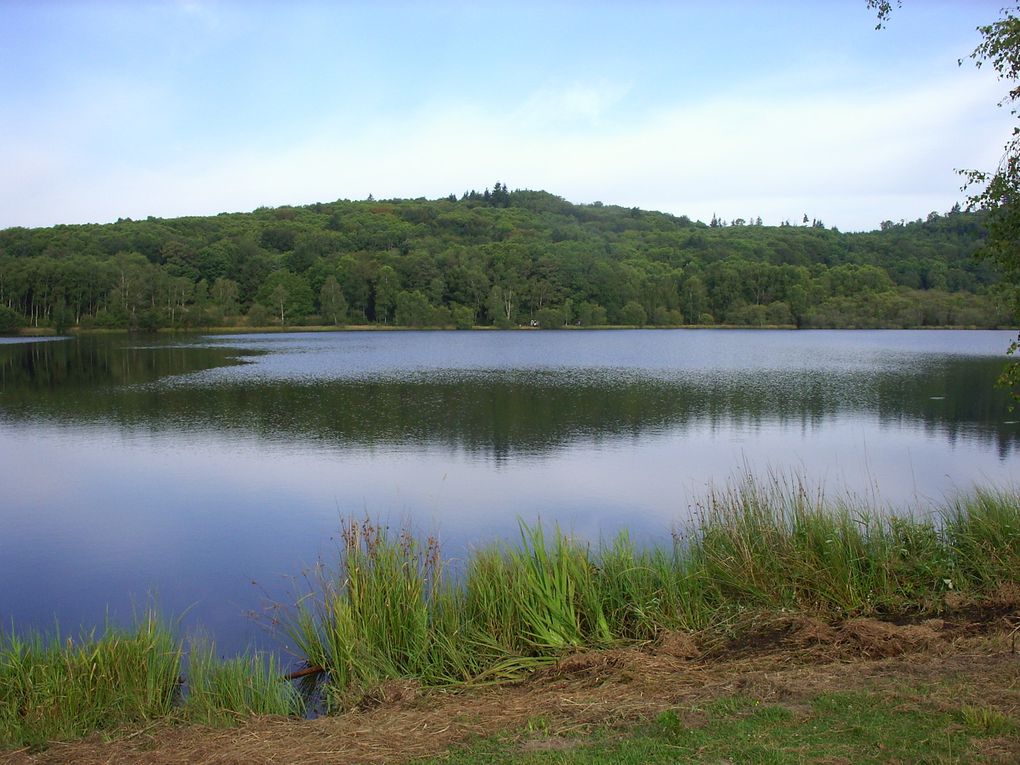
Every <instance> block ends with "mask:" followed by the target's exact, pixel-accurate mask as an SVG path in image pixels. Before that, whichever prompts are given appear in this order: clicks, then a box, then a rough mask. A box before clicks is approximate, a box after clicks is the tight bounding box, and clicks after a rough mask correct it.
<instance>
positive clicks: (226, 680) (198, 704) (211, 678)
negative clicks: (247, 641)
mask: <svg viewBox="0 0 1020 765" xmlns="http://www.w3.org/2000/svg"><path fill="white" fill-rule="evenodd" d="M189 649H190V650H189V651H188V673H187V677H188V684H187V695H186V696H185V699H184V705H183V708H182V710H181V712H182V714H183V716H184V717H185V718H186V719H187V720H188V721H190V722H197V723H202V724H205V725H216V726H223V725H231V724H234V723H237V722H239V721H240V720H243V719H244V718H245V717H250V716H252V715H283V716H297V715H301V714H303V713H304V709H305V704H304V699H303V697H302V696H301V694H300V693H299V692H298V690H297V689H296V688H295V687H294V685H293V684H291V683H289V682H286V681H285V680H284V679H283V678H284V674H285V672H284V670H283V668H282V667H281V666H280V661H279V659H278V658H277V657H276V656H275V655H274V654H272V653H264V654H263V653H258V652H251V653H246V654H245V655H243V656H236V657H232V658H228V659H218V658H217V657H216V646H215V644H214V643H213V642H212V641H207V640H195V641H192V642H191V644H190V646H189Z"/></svg>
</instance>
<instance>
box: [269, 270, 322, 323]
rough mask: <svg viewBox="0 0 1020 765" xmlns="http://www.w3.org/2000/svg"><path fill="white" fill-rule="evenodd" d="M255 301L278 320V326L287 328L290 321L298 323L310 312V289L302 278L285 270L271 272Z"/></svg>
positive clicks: (311, 300) (311, 299)
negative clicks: (271, 312) (269, 310)
mask: <svg viewBox="0 0 1020 765" xmlns="http://www.w3.org/2000/svg"><path fill="white" fill-rule="evenodd" d="M257 300H258V302H259V303H261V304H262V305H264V306H266V307H267V308H271V309H272V311H273V313H274V314H275V315H276V316H278V317H279V318H280V326H287V324H288V319H289V320H290V321H298V320H300V319H302V318H304V317H305V316H307V315H308V314H310V313H311V312H312V307H313V306H312V304H313V298H312V288H311V287H309V286H308V280H307V279H305V278H304V277H303V276H299V275H298V274H295V273H291V272H290V271H288V270H286V269H280V270H279V271H273V273H271V274H270V275H269V276H268V277H266V280H265V282H263V284H262V287H261V289H259V292H258V295H257Z"/></svg>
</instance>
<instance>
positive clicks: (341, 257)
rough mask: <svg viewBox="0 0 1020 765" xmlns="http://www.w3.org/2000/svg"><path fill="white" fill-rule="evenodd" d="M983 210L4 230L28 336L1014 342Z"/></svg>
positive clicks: (444, 217) (306, 209) (493, 203)
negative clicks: (975, 336)
mask: <svg viewBox="0 0 1020 765" xmlns="http://www.w3.org/2000/svg"><path fill="white" fill-rule="evenodd" d="M984 236H985V232H984V226H983V218H982V215H981V214H980V213H967V212H962V211H960V209H959V208H958V207H957V208H954V209H953V210H951V211H949V212H948V213H946V214H944V215H942V214H938V213H931V214H930V215H928V216H927V218H926V219H924V220H917V221H914V222H902V221H901V222H899V223H893V222H888V221H887V222H885V223H883V224H882V226H881V230H879V231H873V232H867V233H841V232H839V231H837V230H836V229H834V228H826V227H825V226H824V225H823V224H822V222H821V221H817V220H815V221H811V220H809V219H808V217H807V216H806V215H805V216H804V218H803V220H801V221H798V222H796V223H795V224H790V223H789V222H785V223H783V224H782V225H780V226H765V225H762V223H761V219H760V218H759V219H755V220H750V221H747V220H742V219H737V220H733V221H730V222H726V221H722V220H719V219H717V218H713V220H712V221H711V223H710V224H705V223H701V222H697V221H692V220H690V219H689V218H687V217H686V216H679V217H677V216H673V215H669V214H665V213H658V212H648V211H644V210H640V209H637V208H631V209H628V208H622V207H616V206H610V205H603V204H601V203H598V202H596V203H594V204H589V205H575V204H571V203H569V202H567V201H565V200H563V199H561V198H560V197H557V196H554V195H552V194H549V193H546V192H542V191H524V190H517V191H512V192H511V191H510V190H509V189H508V188H507V187H506V186H504V185H503V184H502V183H497V184H496V185H495V187H494V189H493V190H492V191H489V190H488V189H486V190H485V191H484V192H482V193H479V192H476V191H471V192H466V193H465V194H463V195H462V196H461V197H459V198H458V197H457V196H456V195H450V196H449V197H447V198H443V199H438V200H425V199H394V200H385V201H384V200H379V201H377V200H374V199H372V198H369V199H368V200H366V201H357V202H353V201H346V200H340V201H336V202H331V203H320V204H313V205H308V206H303V207H279V208H275V209H270V208H259V209H257V210H255V211H254V212H252V213H231V214H227V213H224V214H220V215H216V216H207V217H185V218H175V219H160V218H148V219H146V220H144V221H134V220H130V219H122V220H118V221H117V222H116V223H111V224H103V225H96V224H90V225H60V226H53V227H50V228H38V229H26V228H9V229H5V230H3V231H0V331H3V330H10V329H12V328H15V327H17V326H19V325H27V326H33V327H53V328H55V329H58V330H64V329H66V328H68V327H71V326H78V327H81V328H83V329H88V328H103V327H111V328H129V329H138V330H153V329H157V328H160V327H176V328H200V327H210V326H233V325H237V326H245V325H247V326H269V325H273V324H276V325H284V326H300V325H311V324H326V325H344V324H365V323H376V324H389V325H401V326H456V327H470V326H475V325H495V326H499V327H510V326H519V325H526V326H540V327H543V328H555V327H563V326H598V325H607V324H608V325H613V324H617V325H621V324H622V325H650V326H669V325H690V324H736V325H752V326H754V325H792V326H797V327H920V326H948V325H960V326H1002V325H1008V324H1009V323H1010V322H1011V308H1012V305H1013V302H1012V301H1013V300H1014V295H1013V294H1012V292H1011V290H1010V289H1008V288H1007V287H1005V286H1004V285H1002V284H1000V282H999V279H998V275H997V273H996V271H995V268H994V266H993V265H992V264H991V263H990V262H988V261H985V260H981V259H978V258H976V257H975V252H976V251H977V250H978V249H979V247H980V245H981V243H982V240H983V238H984Z"/></svg>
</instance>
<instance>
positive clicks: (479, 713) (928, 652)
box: [0, 615, 1020, 765]
mask: <svg viewBox="0 0 1020 765" xmlns="http://www.w3.org/2000/svg"><path fill="white" fill-rule="evenodd" d="M1009 625H1010V622H1009V620H1008V619H1007V618H1003V617H1002V616H1001V615H999V616H994V618H991V619H989V620H988V621H986V622H984V623H981V624H980V625H979V623H976V622H973V621H967V620H963V621H956V622H954V621H951V620H945V621H943V620H929V621H927V622H924V623H922V624H908V625H895V624H889V623H885V622H878V621H875V620H872V619H854V620H851V621H849V622H847V623H845V624H843V625H841V626H838V627H833V626H830V625H827V624H824V623H821V622H818V621H816V620H812V619H808V618H805V617H789V618H785V619H781V620H776V621H773V622H770V623H768V624H766V625H764V626H763V627H762V628H761V631H760V634H758V635H751V636H750V637H746V638H745V639H744V641H743V643H741V644H739V645H737V644H734V645H731V646H730V649H729V650H718V649H713V650H711V651H706V650H705V648H704V646H699V644H698V641H697V639H696V638H695V637H694V636H692V635H689V634H686V633H672V634H669V635H664V636H662V637H661V638H660V639H659V640H658V641H656V642H655V643H652V644H648V645H645V646H634V647H629V648H618V649H613V650H608V651H588V652H579V653H576V654H572V655H569V656H566V657H564V658H563V659H562V660H561V661H559V662H558V663H557V664H555V665H553V666H551V667H548V668H545V669H543V670H540V671H537V672H535V673H534V674H533V675H532V676H531V678H529V679H528V680H527V681H525V682H521V683H518V684H516V685H512V686H501V687H495V688H487V689H470V690H463V691H460V692H450V691H435V690H433V691H424V690H422V689H421V688H419V687H418V686H417V685H416V684H415V683H413V682H390V683H386V684H385V685H383V686H381V687H380V688H378V689H375V690H374V691H373V692H371V693H368V694H366V695H365V697H364V698H363V700H362V703H361V704H359V706H358V707H357V708H356V709H354V710H352V711H349V712H346V713H344V714H341V715H337V716H333V717H327V718H320V719H317V720H304V721H301V720H288V719H279V718H253V719H251V720H249V721H247V722H245V723H244V724H242V725H241V726H239V727H237V728H233V729H226V730H223V729H210V728H203V727H199V726H186V727H185V726H175V725H172V724H168V723H160V724H156V725H154V726H152V727H150V728H147V729H144V730H139V731H127V732H125V733H123V734H122V735H120V736H118V737H114V739H113V740H110V741H104V740H103V739H101V738H100V737H98V736H95V737H92V738H90V739H87V740H85V741H79V742H74V743H69V744H52V745H51V746H50V747H49V748H48V749H47V750H46V751H44V752H41V753H37V754H30V753H27V752H7V753H5V754H0V763H16V764H17V765H44V764H48V763H67V762H74V763H81V764H82V765H95V764H97V763H111V764H112V763H117V764H119V763H125V764H126V763H156V764H157V765H159V764H160V763H196V764H198V765H227V764H230V763H238V765H240V764H241V763H244V765H257V764H260V763H266V764H269V763H290V762H302V763H310V764H314V763H392V762H402V761H407V760H411V759H414V758H416V757H423V756H428V755H436V754H440V753H441V752H443V751H444V750H447V749H449V748H450V747H452V746H455V745H457V744H461V743H464V742H466V741H468V740H470V739H471V738H473V737H477V736H489V735H494V734H497V733H503V732H514V731H521V730H525V729H526V727H527V725H528V722H529V721H533V720H535V719H539V718H540V719H541V720H542V724H543V728H542V735H540V736H534V735H532V736H526V737H524V738H523V739H522V741H521V745H522V746H524V747H529V748H535V747H550V746H559V745H560V744H559V743H550V742H564V741H570V742H576V740H577V738H576V737H577V734H584V733H585V732H588V731H591V730H593V729H594V728H596V727H603V726H610V727H612V726H626V725H629V724H633V723H635V722H637V721H639V720H642V719H646V718H648V717H649V716H651V715H655V714H657V713H659V712H661V711H664V710H666V709H673V710H675V711H677V713H678V714H680V715H681V717H682V718H683V721H684V724H686V725H690V726H696V725H699V724H701V723H703V719H701V718H702V717H703V713H702V712H700V711H699V708H700V707H702V706H704V704H705V703H707V702H710V701H711V700H713V699H716V698H720V697H724V696H727V695H731V694H733V693H744V694H750V695H752V696H754V697H756V698H757V699H759V700H761V701H762V702H763V703H765V702H772V703H775V702H782V703H783V704H784V705H786V706H788V707H789V708H791V709H796V708H798V706H800V705H803V706H804V707H805V709H806V708H808V705H809V704H810V700H811V699H812V698H814V697H815V696H817V695H818V694H820V693H825V692H830V691H834V690H839V691H844V690H861V691H869V692H876V693H889V694H895V695H896V698H897V699H898V700H899V701H900V702H901V703H905V704H915V703H916V704H924V705H934V706H936V707H944V708H946V709H959V708H960V706H961V705H963V704H968V703H970V704H980V705H981V706H984V707H992V708H994V709H997V710H999V711H1000V712H1002V713H1003V714H1006V715H1007V716H1009V717H1011V718H1012V719H1014V720H1017V719H1018V716H1020V711H1018V710H1020V655H1018V654H1016V653H1014V652H1012V650H1011V634H1010V630H1009ZM912 688H916V689H917V690H916V692H914V691H911V689H912ZM571 745H575V744H574V743H572V744H571ZM982 746H984V747H987V748H989V752H988V753H987V754H988V755H989V756H990V757H991V758H992V759H995V758H998V756H999V755H1004V756H1006V757H1007V758H1008V757H1009V756H1011V755H1012V754H1013V753H1015V752H1016V747H1017V742H1016V741H1014V740H1012V739H1007V738H1003V739H1001V740H1000V739H992V740H988V741H985V742H984V744H982ZM991 750H995V751H994V752H993V751H991Z"/></svg>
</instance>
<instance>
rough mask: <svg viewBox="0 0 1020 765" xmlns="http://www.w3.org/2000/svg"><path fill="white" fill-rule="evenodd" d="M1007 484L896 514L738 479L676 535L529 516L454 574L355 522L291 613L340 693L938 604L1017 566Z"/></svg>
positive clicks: (480, 677)
mask: <svg viewBox="0 0 1020 765" xmlns="http://www.w3.org/2000/svg"><path fill="white" fill-rule="evenodd" d="M1018 496H1020V495H1017V494H1016V493H989V492H977V493H975V494H974V495H972V496H970V497H964V498H961V499H958V500H956V501H954V503H952V504H950V505H949V506H948V507H947V508H944V509H942V511H941V513H938V512H931V513H929V514H928V515H927V516H925V517H919V516H918V515H917V514H908V515H906V516H895V515H892V514H889V513H888V512H885V511H883V509H882V508H876V507H874V506H873V505H869V504H868V503H865V502H862V501H857V500H852V499H844V500H841V501H838V502H830V501H827V500H826V499H825V498H824V497H823V496H821V494H818V493H812V492H809V491H808V490H807V489H806V488H805V486H804V485H803V483H802V482H798V481H785V480H777V479H774V478H773V479H770V480H767V481H756V480H752V479H750V478H748V479H745V480H743V481H741V482H738V483H736V484H734V485H731V486H730V487H728V488H726V489H724V490H721V491H716V492H713V493H711V494H710V495H709V497H708V498H707V500H706V501H705V503H704V504H703V505H702V506H700V507H699V508H698V512H696V513H695V514H694V516H693V517H692V519H691V520H690V521H689V522H688V523H687V524H685V525H684V526H683V527H681V528H680V529H678V530H677V531H676V532H674V535H673V539H672V544H671V545H667V546H665V547H642V546H638V545H636V544H635V543H634V542H633V541H632V540H631V539H630V538H629V537H628V536H627V535H626V534H621V535H619V536H618V537H617V538H616V539H614V540H611V541H608V542H605V541H604V542H601V543H598V544H596V545H594V546H592V545H590V544H587V543H582V542H578V541H577V540H574V539H572V538H571V537H569V536H568V535H566V534H564V533H563V532H562V531H561V530H560V529H559V528H558V527H556V528H553V529H552V531H551V532H549V531H548V530H547V529H546V528H544V527H543V526H542V525H540V524H539V525H536V526H527V525H525V524H523V523H522V524H521V529H520V541H519V543H518V544H517V545H508V544H503V545H497V546H489V547H484V548H481V549H477V550H475V551H473V552H472V553H470V554H469V555H468V557H467V559H466V560H465V561H464V562H463V565H462V570H461V571H460V573H459V576H451V575H450V572H448V570H447V567H448V562H447V561H444V560H443V559H442V557H441V556H440V553H439V549H438V545H437V544H436V541H435V540H434V539H431V538H428V539H426V540H424V541H418V540H416V539H415V538H414V537H413V536H412V535H411V534H409V533H408V532H407V531H406V530H405V531H402V532H400V533H399V534H393V533H390V532H389V531H387V530H385V529H383V528H381V527H379V526H377V525H375V524H373V523H371V522H368V521H366V522H364V523H361V524H355V523H353V522H349V523H348V524H346V525H345V527H344V534H343V536H342V539H343V542H342V545H341V550H340V565H339V566H338V568H337V569H336V570H334V571H328V570H326V569H321V570H320V580H319V584H318V586H317V588H316V589H315V591H314V592H313V593H310V594H309V595H308V596H307V597H306V598H305V599H303V600H302V601H300V602H299V603H298V605H297V607H296V609H295V610H294V611H292V612H291V614H290V616H289V618H287V619H286V620H285V621H286V623H287V625H288V630H289V633H290V635H291V637H292V638H293V640H294V642H295V644H296V645H297V647H298V650H299V652H300V653H301V654H302V655H303V656H304V657H305V658H306V660H307V661H308V662H309V663H310V664H314V665H317V666H319V667H321V668H323V669H324V670H325V671H326V672H327V674H328V683H327V687H328V688H329V693H330V698H331V699H332V700H333V702H334V703H343V701H342V700H343V698H344V694H345V692H346V691H347V690H348V689H350V688H351V687H363V686H366V685H371V684H373V683H376V682H380V681H382V680H385V679H388V678H396V677H410V678H414V679H416V680H418V681H419V682H422V683H424V684H445V683H452V682H464V681H474V682H479V681H498V680H503V679H509V678H513V677H518V676H520V674H521V673H522V672H523V671H526V670H527V669H530V668H533V667H535V666H537V665H539V664H541V663H544V662H547V661H550V660H552V659H554V658H555V657H556V656H558V655H561V654H562V653H563V652H564V651H568V650H572V649H576V648H584V647H597V646H605V645H610V644H614V643H618V642H621V641H623V642H626V641H640V640H651V639H653V638H655V637H656V636H657V635H658V634H660V633H662V632H663V631H666V630H677V629H681V630H689V631H702V630H712V629H723V628H724V627H725V629H727V630H731V629H732V625H733V624H734V623H739V621H740V619H741V617H742V616H747V615H754V614H765V613H775V612H777V611H782V612H798V613H804V614H810V615H813V616H816V617H818V618H822V619H826V620H830V621H835V620H840V619H845V618H849V617H852V616H864V615H871V616H901V615H909V614H925V613H932V614H934V613H937V612H939V611H940V610H942V609H943V608H944V607H945V604H944V595H945V593H946V591H947V590H949V589H957V590H963V591H966V592H969V593H971V594H973V595H974V596H976V597H980V596H982V595H987V594H988V593H990V592H991V591H992V590H993V589H994V588H995V587H998V586H1001V585H1002V584H1003V583H1006V582H1009V581H1014V582H1015V581H1018V579H1020V508H1018ZM735 620H736V622H735ZM727 625H728V626H727Z"/></svg>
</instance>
